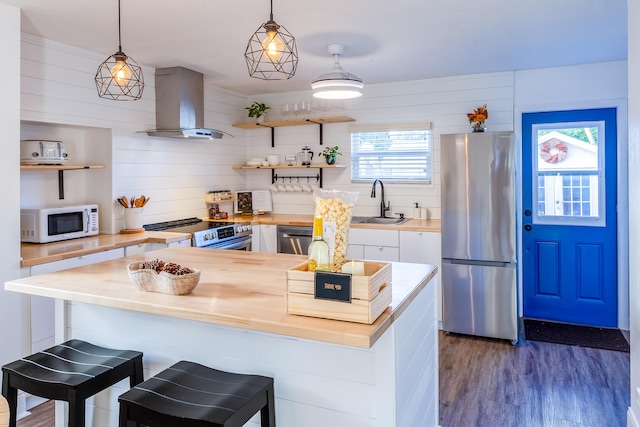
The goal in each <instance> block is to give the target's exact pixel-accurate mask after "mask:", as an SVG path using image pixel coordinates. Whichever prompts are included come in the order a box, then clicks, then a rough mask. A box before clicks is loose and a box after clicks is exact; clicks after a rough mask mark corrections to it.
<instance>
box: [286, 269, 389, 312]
mask: <svg viewBox="0 0 640 427" xmlns="http://www.w3.org/2000/svg"><path fill="white" fill-rule="evenodd" d="M364 263H365V264H364V273H365V276H353V277H352V281H351V302H350V303H348V302H342V301H331V300H324V299H316V298H315V297H314V288H315V286H314V273H313V272H310V271H308V263H307V262H304V263H302V264H300V265H297V266H295V267H293V268H292V269H290V270H287V313H289V314H297V315H302V316H312V317H323V318H326V319H334V320H345V321H349V322H357V323H368V324H371V323H373V322H375V320H376V319H377V318H378V317H379V316H380V315H381V314H382V312H383V311H384V310H385V309H386V308H387V307H388V306H389V304H391V264H390V263H387V262H375V261H364Z"/></svg>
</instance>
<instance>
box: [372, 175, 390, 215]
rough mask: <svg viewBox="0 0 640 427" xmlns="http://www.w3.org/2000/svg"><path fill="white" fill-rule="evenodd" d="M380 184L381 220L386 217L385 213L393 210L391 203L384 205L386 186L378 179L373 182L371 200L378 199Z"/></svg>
mask: <svg viewBox="0 0 640 427" xmlns="http://www.w3.org/2000/svg"><path fill="white" fill-rule="evenodd" d="M377 183H380V218H384V217H385V212H386V211H388V210H391V202H389V203H388V204H386V205H385V203H384V184H382V181H381V180H380V179H376V180H375V181H373V186H372V187H371V198H375V197H376V184H377Z"/></svg>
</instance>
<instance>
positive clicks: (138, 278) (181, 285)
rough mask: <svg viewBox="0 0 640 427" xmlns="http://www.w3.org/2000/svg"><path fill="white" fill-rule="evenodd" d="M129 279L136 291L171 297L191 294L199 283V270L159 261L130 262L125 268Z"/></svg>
mask: <svg viewBox="0 0 640 427" xmlns="http://www.w3.org/2000/svg"><path fill="white" fill-rule="evenodd" d="M127 271H128V272H129V279H130V280H131V282H133V284H134V285H136V286H137V287H138V289H140V290H143V291H147V292H160V293H163V294H171V295H185V294H189V293H191V291H193V290H194V289H195V287H196V286H197V285H198V282H199V281H200V270H198V269H197V268H188V267H184V266H181V265H179V264H176V263H173V262H164V261H161V260H159V259H155V260H152V261H140V262H132V263H131V264H129V265H128V266H127Z"/></svg>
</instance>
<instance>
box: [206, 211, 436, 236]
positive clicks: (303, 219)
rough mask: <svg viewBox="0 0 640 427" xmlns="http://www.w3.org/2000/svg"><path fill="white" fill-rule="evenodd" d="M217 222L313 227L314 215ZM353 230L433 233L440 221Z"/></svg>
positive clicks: (245, 217)
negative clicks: (248, 222) (368, 229)
mask: <svg viewBox="0 0 640 427" xmlns="http://www.w3.org/2000/svg"><path fill="white" fill-rule="evenodd" d="M216 221H229V222H235V221H250V222H251V223H252V224H271V225H308V226H313V215H301V214H264V215H256V216H251V215H234V216H231V217H229V218H228V219H226V220H225V219H222V220H216ZM350 227H351V228H370V229H376V230H398V231H432V232H437V233H439V232H440V228H441V226H440V220H439V219H410V220H409V221H407V222H405V223H402V224H399V225H389V224H351V225H350Z"/></svg>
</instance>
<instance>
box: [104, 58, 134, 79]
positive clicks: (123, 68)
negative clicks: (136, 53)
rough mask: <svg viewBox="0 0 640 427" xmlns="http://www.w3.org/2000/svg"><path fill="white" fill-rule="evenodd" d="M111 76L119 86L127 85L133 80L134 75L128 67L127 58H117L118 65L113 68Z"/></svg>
mask: <svg viewBox="0 0 640 427" xmlns="http://www.w3.org/2000/svg"><path fill="white" fill-rule="evenodd" d="M110 74H111V76H112V77H113V79H114V80H115V81H116V82H117V83H118V84H119V85H126V84H127V82H129V81H130V80H131V76H132V75H133V73H132V72H131V68H129V66H128V65H127V56H126V55H121V56H120V55H118V56H116V63H115V65H114V66H113V67H111V70H110Z"/></svg>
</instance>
